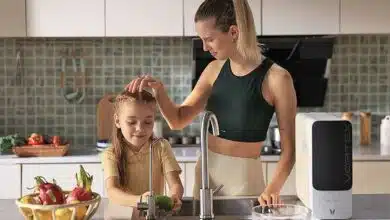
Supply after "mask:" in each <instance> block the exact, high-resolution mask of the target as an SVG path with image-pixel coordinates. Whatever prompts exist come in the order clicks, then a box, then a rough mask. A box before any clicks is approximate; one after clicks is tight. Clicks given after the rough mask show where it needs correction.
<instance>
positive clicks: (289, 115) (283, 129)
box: [265, 65, 297, 193]
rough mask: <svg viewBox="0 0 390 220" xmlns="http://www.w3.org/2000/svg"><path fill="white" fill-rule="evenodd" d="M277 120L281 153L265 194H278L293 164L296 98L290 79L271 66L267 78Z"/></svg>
mask: <svg viewBox="0 0 390 220" xmlns="http://www.w3.org/2000/svg"><path fill="white" fill-rule="evenodd" d="M267 81H268V88H269V91H270V93H271V97H272V100H273V105H274V106H275V112H276V117H277V120H278V125H279V131H280V141H281V148H282V153H281V155H280V160H279V162H278V164H277V167H276V170H275V173H274V174H273V177H272V180H271V182H270V183H269V184H268V186H267V187H266V189H265V192H270V193H274V192H277V193H279V192H280V190H281V188H282V187H283V185H284V183H285V181H286V179H287V178H288V176H289V175H290V172H291V170H292V168H293V166H294V163H295V115H296V111H297V98H296V93H295V88H294V84H293V80H292V77H291V75H290V73H289V72H287V71H286V70H284V69H283V68H281V67H279V66H277V65H273V66H272V67H271V69H270V72H269V74H268V77H267Z"/></svg>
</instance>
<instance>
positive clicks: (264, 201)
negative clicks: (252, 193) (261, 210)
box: [258, 191, 283, 206]
mask: <svg viewBox="0 0 390 220" xmlns="http://www.w3.org/2000/svg"><path fill="white" fill-rule="evenodd" d="M258 200H259V203H260V205H261V206H272V205H280V204H283V203H282V201H281V199H280V196H279V193H274V192H272V193H271V192H267V191H264V192H263V193H262V194H261V195H260V196H259V198H258Z"/></svg>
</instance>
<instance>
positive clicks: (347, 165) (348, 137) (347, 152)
mask: <svg viewBox="0 0 390 220" xmlns="http://www.w3.org/2000/svg"><path fill="white" fill-rule="evenodd" d="M344 134H345V135H344V176H345V181H344V183H345V184H347V183H349V182H350V181H352V153H351V152H352V150H351V148H352V131H351V129H350V126H348V124H345V126H344Z"/></svg>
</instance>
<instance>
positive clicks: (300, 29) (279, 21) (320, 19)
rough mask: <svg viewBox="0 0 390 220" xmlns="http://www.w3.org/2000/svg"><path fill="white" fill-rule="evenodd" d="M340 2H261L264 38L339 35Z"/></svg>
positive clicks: (317, 0)
mask: <svg viewBox="0 0 390 220" xmlns="http://www.w3.org/2000/svg"><path fill="white" fill-rule="evenodd" d="M339 5H340V2H339V0H316V1H313V0H294V1H291V0H263V6H262V7H263V9H262V15H263V18H262V21H263V24H262V27H263V31H262V34H263V35H300V34H338V33H339Z"/></svg>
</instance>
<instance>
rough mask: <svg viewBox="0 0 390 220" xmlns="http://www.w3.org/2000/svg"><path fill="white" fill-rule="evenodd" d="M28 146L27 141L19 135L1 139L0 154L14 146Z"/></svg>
mask: <svg viewBox="0 0 390 220" xmlns="http://www.w3.org/2000/svg"><path fill="white" fill-rule="evenodd" d="M24 144H26V140H25V139H24V138H23V137H21V136H20V135H19V134H13V135H8V136H4V137H0V152H5V151H8V150H10V149H11V148H12V147H13V146H19V145H24Z"/></svg>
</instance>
